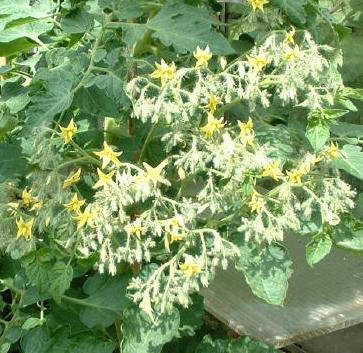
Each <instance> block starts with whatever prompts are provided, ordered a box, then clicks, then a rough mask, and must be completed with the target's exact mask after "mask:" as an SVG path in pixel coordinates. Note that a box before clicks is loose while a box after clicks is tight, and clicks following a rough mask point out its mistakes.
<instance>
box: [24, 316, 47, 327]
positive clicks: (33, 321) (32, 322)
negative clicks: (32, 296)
mask: <svg viewBox="0 0 363 353" xmlns="http://www.w3.org/2000/svg"><path fill="white" fill-rule="evenodd" d="M42 323H43V321H42V320H40V319H39V318H37V317H29V318H28V319H26V320H25V322H24V323H23V325H22V326H21V328H22V329H23V330H31V329H33V328H35V327H37V326H40V325H42Z"/></svg>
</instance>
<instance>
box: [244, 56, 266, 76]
mask: <svg viewBox="0 0 363 353" xmlns="http://www.w3.org/2000/svg"><path fill="white" fill-rule="evenodd" d="M247 60H248V62H249V63H250V65H251V66H252V67H253V69H254V70H255V71H256V72H260V71H262V70H263V69H264V68H265V66H267V64H268V60H267V58H266V57H265V56H255V57H253V56H249V55H247Z"/></svg>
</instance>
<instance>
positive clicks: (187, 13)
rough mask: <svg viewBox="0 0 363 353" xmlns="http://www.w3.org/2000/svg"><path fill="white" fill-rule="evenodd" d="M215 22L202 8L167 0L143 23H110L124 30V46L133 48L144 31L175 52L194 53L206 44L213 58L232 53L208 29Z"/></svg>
mask: <svg viewBox="0 0 363 353" xmlns="http://www.w3.org/2000/svg"><path fill="white" fill-rule="evenodd" d="M213 24H217V22H216V20H214V19H213V17H212V16H211V15H210V14H209V13H208V11H207V10H206V9H202V8H196V7H193V6H189V5H187V4H185V3H183V2H180V1H175V0H169V1H168V2H167V3H166V5H165V6H164V7H163V8H162V9H161V11H160V12H159V13H158V14H157V15H156V16H155V17H153V18H152V19H151V20H150V21H149V22H148V23H146V24H131V23H130V24H124V23H121V24H119V25H118V24H114V25H112V24H111V26H121V27H122V28H123V29H124V30H125V31H126V37H125V38H124V40H126V43H127V44H128V45H129V46H133V45H134V44H135V42H136V41H138V40H139V39H140V38H141V37H142V35H144V33H145V32H146V30H151V31H153V34H152V36H153V37H154V38H157V39H159V40H160V41H161V42H162V43H163V44H164V45H166V46H173V47H174V49H175V50H176V51H177V52H180V53H184V52H186V51H190V52H192V51H194V50H195V49H196V48H197V46H199V47H201V48H203V49H204V48H205V47H206V46H207V45H208V46H209V47H210V49H211V51H212V53H213V54H215V55H220V54H225V55H227V54H233V53H234V50H233V48H232V47H231V46H230V44H229V43H228V41H227V40H226V38H224V37H223V35H222V34H221V33H217V32H216V31H214V30H213V29H212V25H213Z"/></svg>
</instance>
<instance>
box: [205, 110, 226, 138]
mask: <svg viewBox="0 0 363 353" xmlns="http://www.w3.org/2000/svg"><path fill="white" fill-rule="evenodd" d="M224 125H225V123H223V117H222V118H220V119H216V118H215V117H214V116H213V114H212V113H208V121H207V124H206V125H205V126H203V127H201V128H200V129H201V130H202V131H203V132H204V133H205V135H206V137H207V138H211V137H212V136H213V135H214V133H215V132H218V131H219V130H221V129H222V128H223V126H224Z"/></svg>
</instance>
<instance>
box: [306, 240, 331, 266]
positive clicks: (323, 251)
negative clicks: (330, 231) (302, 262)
mask: <svg viewBox="0 0 363 353" xmlns="http://www.w3.org/2000/svg"><path fill="white" fill-rule="evenodd" d="M332 245H333V242H332V240H331V238H330V237H329V236H326V235H324V234H323V235H319V236H318V238H315V239H313V240H312V241H311V242H309V243H308V244H307V245H306V261H307V262H308V264H309V265H310V266H311V267H313V266H314V265H315V264H317V263H318V262H320V261H321V260H322V259H324V257H325V256H326V255H328V254H329V253H330V250H331V247H332Z"/></svg>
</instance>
